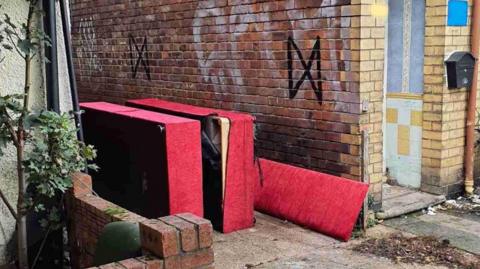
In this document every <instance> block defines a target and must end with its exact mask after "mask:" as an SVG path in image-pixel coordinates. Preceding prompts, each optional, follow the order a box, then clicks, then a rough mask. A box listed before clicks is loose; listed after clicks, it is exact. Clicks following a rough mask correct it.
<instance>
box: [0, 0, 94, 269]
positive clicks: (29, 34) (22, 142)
mask: <svg viewBox="0 0 480 269" xmlns="http://www.w3.org/2000/svg"><path fill="white" fill-rule="evenodd" d="M25 1H26V2H28V15H27V22H26V23H23V24H21V26H17V25H16V24H15V23H13V22H12V20H11V19H10V17H9V16H8V15H7V14H4V18H3V19H1V20H0V52H1V50H4V51H15V52H17V54H18V55H19V56H20V57H21V58H22V59H23V60H24V64H25V65H24V67H25V69H24V70H25V71H24V72H25V73H24V75H25V80H24V85H23V86H24V87H23V90H22V93H21V94H11V95H0V157H2V149H3V148H5V147H6V146H7V145H9V144H13V146H14V147H15V149H16V157H17V158H16V160H17V164H16V165H17V178H18V200H17V207H16V209H15V208H14V207H13V206H12V203H10V202H9V200H8V199H7V198H6V196H5V195H4V194H3V192H2V191H1V187H0V198H1V199H2V201H3V202H4V203H5V204H6V205H7V207H8V209H9V211H10V212H11V214H12V215H13V216H14V218H15V219H16V223H17V257H18V261H19V268H22V269H24V268H29V266H28V252H27V226H26V216H27V215H28V214H30V213H32V212H34V211H36V212H42V211H43V212H45V216H46V217H45V219H43V220H41V225H42V226H43V227H45V228H47V227H48V230H52V229H56V228H58V227H59V226H60V224H59V221H60V215H59V212H60V211H61V210H60V207H61V202H60V199H58V197H61V196H62V194H63V193H64V192H65V191H66V190H67V189H68V188H69V187H70V186H71V185H72V183H71V177H70V175H71V174H72V173H73V172H75V171H81V170H84V169H86V168H87V167H90V168H92V169H95V168H96V167H95V166H94V165H87V161H90V160H93V159H94V158H95V155H96V153H95V150H94V149H93V148H92V147H91V146H86V145H85V144H83V143H82V142H80V141H78V140H77V138H76V131H77V130H76V127H75V126H74V124H73V122H72V117H71V116H69V115H68V114H58V113H55V112H50V111H31V108H30V98H31V87H32V86H31V66H32V60H33V59H34V58H35V57H36V56H37V55H39V54H40V50H41V49H42V48H43V47H45V46H49V45H50V39H49V38H48V36H46V35H45V34H44V33H43V32H42V31H41V30H40V29H39V28H38V27H36V25H37V21H38V19H39V18H40V17H41V16H38V15H40V14H41V13H40V12H39V9H38V8H37V6H38V0H25ZM1 61H2V58H0V62H1ZM37 90H40V89H37ZM37 257H38V255H37Z"/></svg>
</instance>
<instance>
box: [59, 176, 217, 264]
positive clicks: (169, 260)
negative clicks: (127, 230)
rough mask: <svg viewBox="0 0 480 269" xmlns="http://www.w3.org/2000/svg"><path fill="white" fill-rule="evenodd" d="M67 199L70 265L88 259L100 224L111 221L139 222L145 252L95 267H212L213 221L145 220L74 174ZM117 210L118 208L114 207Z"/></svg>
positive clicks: (185, 218) (180, 217)
mask: <svg viewBox="0 0 480 269" xmlns="http://www.w3.org/2000/svg"><path fill="white" fill-rule="evenodd" d="M73 183H74V186H73V188H72V193H71V195H68V198H67V210H68V230H69V242H70V247H71V250H70V256H71V262H72V267H73V268H85V267H89V266H91V265H92V263H93V256H94V253H95V246H96V243H97V240H98V237H99V236H100V233H101V231H102V229H103V227H104V226H105V225H106V224H108V223H110V222H114V221H130V222H135V223H139V224H140V240H141V245H142V249H143V252H144V253H145V256H141V257H137V258H132V259H128V260H123V261H118V262H114V263H111V264H106V265H102V266H101V267H99V268H122V269H125V268H131V269H135V268H145V269H176V268H182V269H183V268H184V269H190V268H191V269H195V268H202V269H207V268H213V262H214V257H213V249H212V236H213V230H212V225H211V223H210V222H209V221H208V220H205V219H203V218H200V217H197V216H195V215H193V214H190V213H184V214H178V215H174V216H166V217H162V218H160V219H150V220H149V219H146V218H144V217H142V216H139V215H136V214H134V213H132V212H129V211H126V210H119V208H118V206H116V205H115V204H112V203H110V202H108V201H106V200H104V199H102V198H100V197H97V196H95V195H93V194H92V189H91V188H92V183H91V178H90V177H89V176H88V175H85V174H81V173H77V174H75V175H74V177H73ZM108 209H116V211H117V212H118V213H110V214H109V213H108V212H110V211H111V212H114V211H113V210H110V211H109V210H108Z"/></svg>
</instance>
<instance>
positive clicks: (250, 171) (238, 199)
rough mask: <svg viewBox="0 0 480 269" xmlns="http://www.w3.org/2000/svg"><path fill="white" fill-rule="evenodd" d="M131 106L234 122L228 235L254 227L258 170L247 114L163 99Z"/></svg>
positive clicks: (227, 196)
mask: <svg viewBox="0 0 480 269" xmlns="http://www.w3.org/2000/svg"><path fill="white" fill-rule="evenodd" d="M127 105H128V106H133V107H138V108H141V109H147V110H152V111H157V112H161V113H167V114H173V115H177V116H182V117H189V118H197V119H201V118H202V117H205V116H208V115H217V116H220V117H225V118H228V119H229V120H230V123H231V126H230V134H229V144H228V154H227V175H226V183H225V185H226V186H225V199H224V205H223V229H222V231H223V232H224V233H229V232H233V231H236V230H240V229H245V228H249V227H252V226H253V219H254V215H253V200H254V186H255V180H256V179H257V171H256V168H255V165H254V156H253V121H254V118H253V117H252V116H251V115H249V114H245V113H238V112H232V111H225V110H220V109H211V108H204V107H198V106H191V105H185V104H180V103H175V102H169V101H165V100H160V99H141V100H129V101H128V102H127Z"/></svg>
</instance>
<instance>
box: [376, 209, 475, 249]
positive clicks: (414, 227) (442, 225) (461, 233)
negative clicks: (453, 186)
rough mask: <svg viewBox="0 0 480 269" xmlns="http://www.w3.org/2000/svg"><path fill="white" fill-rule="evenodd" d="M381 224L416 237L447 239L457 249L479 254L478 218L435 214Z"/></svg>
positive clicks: (407, 217)
mask: <svg viewBox="0 0 480 269" xmlns="http://www.w3.org/2000/svg"><path fill="white" fill-rule="evenodd" d="M383 224H384V225H387V226H390V227H393V228H395V229H398V230H401V231H407V232H410V233H413V234H416V235H423V236H434V237H436V238H439V239H441V240H443V239H448V240H449V241H450V243H451V245H453V246H455V247H457V248H459V249H462V250H465V251H467V252H470V253H475V254H480V218H478V219H475V218H472V217H471V216H469V217H466V216H465V217H463V216H454V215H451V214H447V213H437V214H436V215H426V214H425V215H419V216H413V215H410V216H406V217H401V218H395V219H389V220H386V221H385V222H384V223H383Z"/></svg>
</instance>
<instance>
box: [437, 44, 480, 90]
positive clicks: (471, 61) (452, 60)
mask: <svg viewBox="0 0 480 269" xmlns="http://www.w3.org/2000/svg"><path fill="white" fill-rule="evenodd" d="M475 61H476V60H475V58H474V57H473V55H472V54H471V53H470V52H465V51H456V52H453V53H452V54H451V55H450V56H449V57H448V59H447V60H445V65H446V66H447V79H448V88H449V89H460V88H463V87H467V88H468V87H470V86H471V85H472V79H473V67H474V65H475Z"/></svg>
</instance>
